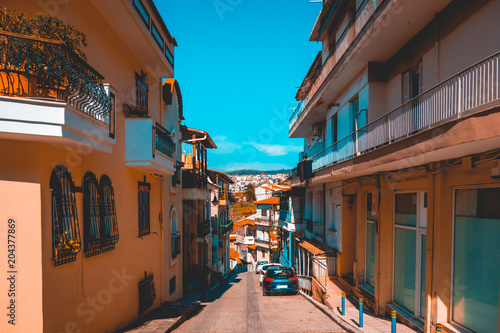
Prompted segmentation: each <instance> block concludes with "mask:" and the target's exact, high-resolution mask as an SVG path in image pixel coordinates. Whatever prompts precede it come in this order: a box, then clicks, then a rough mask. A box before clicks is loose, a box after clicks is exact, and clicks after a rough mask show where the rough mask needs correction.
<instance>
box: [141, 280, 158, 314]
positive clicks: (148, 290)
mask: <svg viewBox="0 0 500 333" xmlns="http://www.w3.org/2000/svg"><path fill="white" fill-rule="evenodd" d="M155 298H156V290H155V283H154V276H153V274H151V275H150V276H148V275H147V272H144V280H142V281H141V282H139V315H142V314H143V313H144V312H146V310H147V309H148V308H150V307H151V305H153V302H154V300H155Z"/></svg>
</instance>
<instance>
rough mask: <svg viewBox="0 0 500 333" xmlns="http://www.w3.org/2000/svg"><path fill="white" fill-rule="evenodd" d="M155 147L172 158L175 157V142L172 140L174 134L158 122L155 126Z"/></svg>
mask: <svg viewBox="0 0 500 333" xmlns="http://www.w3.org/2000/svg"><path fill="white" fill-rule="evenodd" d="M155 149H156V150H158V151H159V152H160V153H162V154H164V155H166V156H168V157H170V158H174V154H175V142H174V141H173V140H172V135H171V134H170V132H169V131H167V130H166V129H165V128H164V127H163V126H161V125H160V124H158V123H156V126H155Z"/></svg>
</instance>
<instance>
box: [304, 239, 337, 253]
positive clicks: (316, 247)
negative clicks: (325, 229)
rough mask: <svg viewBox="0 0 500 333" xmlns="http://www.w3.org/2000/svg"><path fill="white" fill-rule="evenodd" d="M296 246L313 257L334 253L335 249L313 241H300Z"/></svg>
mask: <svg viewBox="0 0 500 333" xmlns="http://www.w3.org/2000/svg"><path fill="white" fill-rule="evenodd" d="M298 245H299V246H300V247H301V248H303V249H304V250H306V251H307V252H309V253H311V254H312V255H313V256H317V255H320V254H325V253H332V252H333V253H334V252H336V251H335V249H332V248H331V247H329V246H328V245H325V244H323V243H320V242H318V241H317V240H315V239H301V240H300V242H299V243H298Z"/></svg>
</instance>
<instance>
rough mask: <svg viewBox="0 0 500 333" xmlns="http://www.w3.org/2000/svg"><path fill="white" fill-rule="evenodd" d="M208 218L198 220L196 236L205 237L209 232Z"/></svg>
mask: <svg viewBox="0 0 500 333" xmlns="http://www.w3.org/2000/svg"><path fill="white" fill-rule="evenodd" d="M210 229H211V227H210V220H204V221H201V222H198V228H197V236H198V238H205V237H206V236H208V235H209V234H210Z"/></svg>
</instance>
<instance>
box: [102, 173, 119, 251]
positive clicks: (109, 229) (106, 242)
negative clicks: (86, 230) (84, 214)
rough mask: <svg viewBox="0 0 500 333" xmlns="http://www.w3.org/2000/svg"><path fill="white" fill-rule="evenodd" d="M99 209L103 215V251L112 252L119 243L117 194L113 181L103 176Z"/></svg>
mask: <svg viewBox="0 0 500 333" xmlns="http://www.w3.org/2000/svg"><path fill="white" fill-rule="evenodd" d="M99 206H100V207H99V208H100V210H99V211H100V215H101V228H100V232H101V250H102V252H106V251H111V250H113V249H114V248H115V244H116V243H117V242H118V238H119V236H118V223H117V219H116V207H115V193H114V190H113V185H111V180H110V179H109V177H108V176H106V175H103V176H102V177H101V180H100V181H99Z"/></svg>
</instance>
